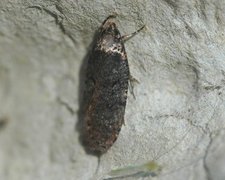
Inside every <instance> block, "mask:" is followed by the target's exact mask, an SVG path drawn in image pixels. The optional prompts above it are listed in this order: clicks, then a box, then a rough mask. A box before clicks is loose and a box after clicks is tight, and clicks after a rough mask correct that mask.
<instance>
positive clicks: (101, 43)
mask: <svg viewBox="0 0 225 180" xmlns="http://www.w3.org/2000/svg"><path fill="white" fill-rule="evenodd" d="M114 18H115V16H114V15H111V16H109V17H108V18H106V20H105V21H104V22H103V23H102V25H101V26H100V28H99V30H98V32H97V36H96V39H95V41H94V44H93V49H92V52H91V55H90V57H89V59H88V63H87V74H86V88H85V98H86V99H87V106H86V111H85V115H84V141H85V144H86V147H87V148H88V149H89V150H90V151H94V152H98V153H105V152H106V151H107V150H108V149H109V148H110V147H111V146H112V145H113V143H114V142H115V141H116V139H117V137H118V135H119V133H120V130H121V127H122V125H123V124H124V114H125V107H126V101H127V91H128V81H129V77H130V71H129V65H128V60H127V54H126V51H125V47H124V42H125V41H126V40H127V39H129V38H131V37H132V36H134V35H135V34H137V33H138V32H139V31H141V30H142V29H143V28H144V26H143V27H141V28H140V29H139V30H137V31H135V32H133V33H132V34H130V35H125V36H121V34H120V32H119V30H118V28H117V26H116V24H115V22H114Z"/></svg>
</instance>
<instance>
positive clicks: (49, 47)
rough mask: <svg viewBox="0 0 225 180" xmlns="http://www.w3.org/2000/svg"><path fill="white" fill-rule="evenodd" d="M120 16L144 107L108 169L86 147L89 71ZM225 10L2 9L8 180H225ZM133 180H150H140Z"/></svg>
mask: <svg viewBox="0 0 225 180" xmlns="http://www.w3.org/2000/svg"><path fill="white" fill-rule="evenodd" d="M114 13H117V14H118V18H117V24H118V26H119V29H120V30H121V33H122V34H126V33H131V32H133V31H135V30H136V29H138V28H139V27H141V26H142V25H143V24H146V26H147V27H146V29H145V30H143V31H142V32H140V33H139V34H138V35H137V36H135V37H134V38H132V39H131V40H129V41H128V42H127V43H126V50H127V54H128V58H129V64H130V69H131V73H132V76H134V77H135V78H136V79H137V80H138V81H139V84H135V87H134V93H135V96H136V99H134V98H133V96H132V95H131V94H130V93H129V95H128V104H127V108H126V115H125V123H126V125H125V126H123V128H122V131H121V133H120V136H119V138H118V140H117V141H116V143H115V144H114V145H113V147H112V148H111V149H110V150H109V151H108V152H107V153H106V154H104V155H103V156H102V157H101V159H100V165H99V170H98V172H97V174H95V170H96V168H97V164H98V158H97V157H96V156H93V155H87V154H86V152H85V150H84V147H83V146H82V145H81V143H80V141H79V136H80V133H79V131H78V128H76V127H77V123H78V110H79V100H80V92H79V89H80V87H79V86H80V84H81V82H80V79H82V78H81V77H80V76H81V75H82V69H81V66H82V62H83V61H84V60H85V59H86V57H87V53H88V51H89V47H90V44H91V42H92V38H93V36H94V33H95V30H96V29H97V28H98V27H99V26H100V24H101V23H102V21H103V20H104V19H105V18H106V17H107V16H108V15H110V14H114ZM224 30H225V1H223V0H190V1H187V0H136V1H133V0H123V1H121V0H114V1H111V0H110V1H103V0H94V1H91V0H90V1H81V0H62V1H61V0H58V1H57V0H52V1H50V0H38V1H37V0H36V1H35V0H1V1H0V104H1V108H0V179H1V180H77V179H81V180H86V179H87V180H88V179H103V178H105V177H106V175H107V173H108V172H109V171H110V170H112V169H115V168H119V167H124V166H127V165H136V164H142V163H145V162H147V161H149V160H153V159H154V160H155V161H156V162H157V163H158V164H160V165H162V167H163V170H162V172H161V173H160V174H159V175H158V176H157V177H155V178H154V179H160V180H170V179H171V180H172V179H173V180H180V179H182V180H188V179H192V180H195V179H196V180H204V179H208V180H224V179H225V153H224V152H225V143H224V142H225V130H224V128H225V102H224V100H225V88H224V87H225V34H224V33H225V31H224ZM125 179H151V177H150V176H148V177H145V178H143V177H136V178H132V177H130V178H125Z"/></svg>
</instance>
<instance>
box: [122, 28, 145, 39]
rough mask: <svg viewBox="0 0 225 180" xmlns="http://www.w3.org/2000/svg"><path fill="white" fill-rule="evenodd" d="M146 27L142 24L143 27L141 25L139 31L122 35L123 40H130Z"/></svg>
mask: <svg viewBox="0 0 225 180" xmlns="http://www.w3.org/2000/svg"><path fill="white" fill-rule="evenodd" d="M144 27H145V25H144V26H142V27H141V28H140V29H138V30H137V31H135V32H133V33H131V34H128V35H123V36H122V37H121V40H122V41H123V42H125V41H127V40H129V39H130V38H132V37H133V36H135V35H136V34H137V33H139V32H140V31H141V30H142V29H144Z"/></svg>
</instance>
